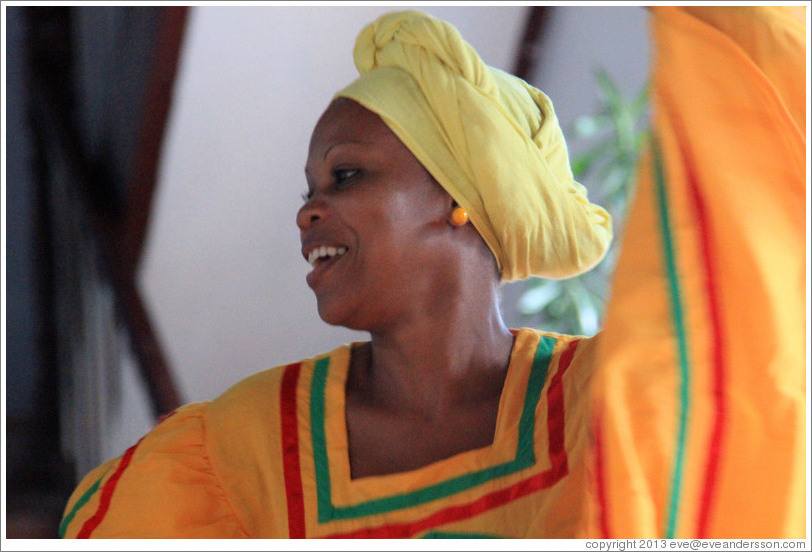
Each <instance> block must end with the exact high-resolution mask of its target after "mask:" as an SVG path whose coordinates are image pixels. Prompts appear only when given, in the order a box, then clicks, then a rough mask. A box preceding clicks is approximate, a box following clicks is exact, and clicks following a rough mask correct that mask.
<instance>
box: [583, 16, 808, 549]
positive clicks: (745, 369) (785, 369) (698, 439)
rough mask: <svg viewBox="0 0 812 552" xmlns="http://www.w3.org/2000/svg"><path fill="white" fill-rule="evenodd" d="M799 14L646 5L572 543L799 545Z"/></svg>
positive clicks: (802, 171)
mask: <svg viewBox="0 0 812 552" xmlns="http://www.w3.org/2000/svg"><path fill="white" fill-rule="evenodd" d="M805 20H806V13H805V8H804V7H793V8H785V7H656V8H652V9H651V12H650V23H651V32H652V38H653V44H654V52H655V54H654V60H653V73H652V75H653V82H652V85H653V88H652V90H653V106H652V107H653V119H652V121H653V139H652V144H651V148H650V151H648V152H647V155H646V156H645V159H644V162H643V163H642V166H641V168H640V173H639V183H638V187H637V191H636V197H635V200H634V203H633V206H632V209H631V211H630V215H629V220H628V223H627V226H626V228H625V230H624V243H623V247H622V252H621V256H620V261H619V265H618V269H617V271H616V274H615V278H614V282H613V285H612V290H613V291H612V297H611V299H610V302H609V305H608V309H607V319H606V322H605V326H604V332H603V336H602V340H601V345H600V350H599V351H598V359H597V361H596V362H597V371H596V379H595V387H594V390H595V395H594V399H595V403H594V407H595V408H594V413H595V417H594V424H593V436H594V446H593V454H592V462H591V466H592V468H593V469H592V470H591V471H592V477H591V484H590V499H589V504H590V507H589V515H588V516H587V517H588V519H587V520H586V521H585V526H584V528H585V530H584V534H583V536H585V537H604V538H633V537H640V538H658V537H660V538H663V537H666V538H703V537H708V538H790V537H791V538H804V537H805V518H806V509H805V508H806V495H805V490H806V456H805V453H806V445H805V442H806V435H805V434H806V425H805V424H806V422H805V420H806V414H805V413H806V375H805V365H806V355H805V348H806V342H805V339H806V337H805V336H806V328H805V305H806V283H805V280H806V276H805V269H806V266H805V265H806V248H805V235H806V230H805V226H806V223H805V210H806V202H807V199H808V198H807V197H806V166H805V159H806V128H805V121H806V103H805V100H806V98H805V96H806V93H805V91H806V88H805V87H806V75H805V69H806V46H805V44H806V24H805Z"/></svg>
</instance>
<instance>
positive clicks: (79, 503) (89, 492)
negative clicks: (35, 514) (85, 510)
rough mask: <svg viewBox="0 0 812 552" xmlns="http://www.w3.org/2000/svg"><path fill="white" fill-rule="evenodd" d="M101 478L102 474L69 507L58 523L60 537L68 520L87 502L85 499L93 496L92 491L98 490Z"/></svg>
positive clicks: (63, 534) (68, 523)
mask: <svg viewBox="0 0 812 552" xmlns="http://www.w3.org/2000/svg"><path fill="white" fill-rule="evenodd" d="M105 475H107V474H106V473H105ZM102 479H104V475H102V476H101V477H100V478H99V479H98V480H97V481H96V482H95V483H93V485H92V486H91V487H90V488H89V489H88V490H86V491H85V492H84V494H82V496H81V497H79V500H77V501H76V504H74V505H73V508H71V511H70V513H69V514H68V515H66V516H65V518H64V519H63V520H62V523H60V524H59V538H60V539H63V538H65V531H67V529H68V525H70V522H71V521H73V518H74V517H75V516H76V513H77V512H78V511H79V509H80V508H81V507H82V506H84V505H85V504H87V501H88V500H90V497H92V496H93V493H95V492H96V491H98V490H99V485H101V482H102Z"/></svg>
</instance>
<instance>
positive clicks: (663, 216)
mask: <svg viewBox="0 0 812 552" xmlns="http://www.w3.org/2000/svg"><path fill="white" fill-rule="evenodd" d="M653 150H654V151H653V153H654V169H655V184H656V191H657V203H658V207H659V214H660V232H661V237H662V240H663V249H664V253H665V264H666V272H667V275H668V292H669V295H670V299H671V315H672V317H673V324H674V329H675V331H676V334H677V344H678V350H679V374H680V385H679V396H678V404H679V418H678V429H677V451H676V457H675V458H674V471H673V474H672V477H671V497H670V499H669V501H668V513H667V518H666V528H665V536H666V538H669V539H673V538H674V534H675V532H676V526H677V513H678V509H679V501H680V493H681V491H682V478H683V464H684V461H685V441H686V436H687V430H688V407H689V405H690V397H689V394H688V389H689V385H690V372H689V367H688V338H687V334H686V332H685V322H684V320H683V306H682V297H681V293H680V288H679V276H678V275H677V266H676V260H675V256H674V249H675V246H674V237H673V236H672V234H671V219H670V216H669V212H668V198H667V197H666V193H665V171H664V170H663V162H662V155H661V153H660V149H659V146H658V144H656V143H655V144H654V148H653Z"/></svg>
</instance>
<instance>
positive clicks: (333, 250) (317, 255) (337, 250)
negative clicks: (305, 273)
mask: <svg viewBox="0 0 812 552" xmlns="http://www.w3.org/2000/svg"><path fill="white" fill-rule="evenodd" d="M346 252H347V248H346V247H343V246H341V247H333V246H329V245H321V246H319V247H315V248H313V249H312V250H311V251H310V253H308V254H307V255H306V258H307V262H308V263H310V266H312V267H313V268H316V267H317V266H319V265H320V264H321V263H323V262H325V261H329V260H330V259H332V258H333V257H340V256H341V255H343V254H344V253H346Z"/></svg>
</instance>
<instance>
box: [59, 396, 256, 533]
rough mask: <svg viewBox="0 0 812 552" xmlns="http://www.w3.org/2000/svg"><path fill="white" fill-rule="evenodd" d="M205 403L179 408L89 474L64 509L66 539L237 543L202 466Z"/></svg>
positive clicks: (223, 503) (214, 482)
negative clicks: (208, 539) (211, 539)
mask: <svg viewBox="0 0 812 552" xmlns="http://www.w3.org/2000/svg"><path fill="white" fill-rule="evenodd" d="M205 410H206V405H205V404H202V403H201V404H193V405H188V406H185V407H183V408H181V409H178V410H177V411H175V412H174V413H173V414H170V415H169V416H168V417H167V418H165V419H164V420H163V421H162V422H161V423H160V424H159V425H158V426H157V427H156V428H155V429H153V430H152V431H151V432H150V433H148V434H147V435H146V436H144V437H143V438H142V439H141V440H140V441H138V442H137V443H136V444H135V445H133V446H132V447H130V448H129V449H128V450H127V451H126V452H125V453H124V454H123V455H122V456H121V457H119V458H116V459H113V460H110V461H108V462H106V463H104V464H102V465H101V466H99V467H98V468H96V469H95V470H93V471H91V472H90V473H89V474H88V475H87V476H86V477H85V478H84V480H83V481H82V482H81V483H80V484H79V486H78V487H77V489H76V490H75V491H74V493H73V495H72V496H71V498H70V500H69V501H68V504H67V506H66V508H65V513H64V517H63V520H62V523H61V525H60V527H59V534H60V536H62V537H65V538H91V537H92V538H205V537H217V538H239V537H244V536H245V534H244V532H243V531H242V529H241V528H240V524H239V523H238V521H237V519H236V517H235V515H234V513H233V511H232V509H231V507H230V505H229V504H228V502H227V500H226V498H225V496H224V494H223V491H222V489H221V486H220V484H219V482H218V479H217V476H216V474H215V473H214V472H213V470H212V467H211V464H210V462H209V458H208V454H207V450H206V442H205V424H204V420H205V417H204V414H205Z"/></svg>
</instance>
